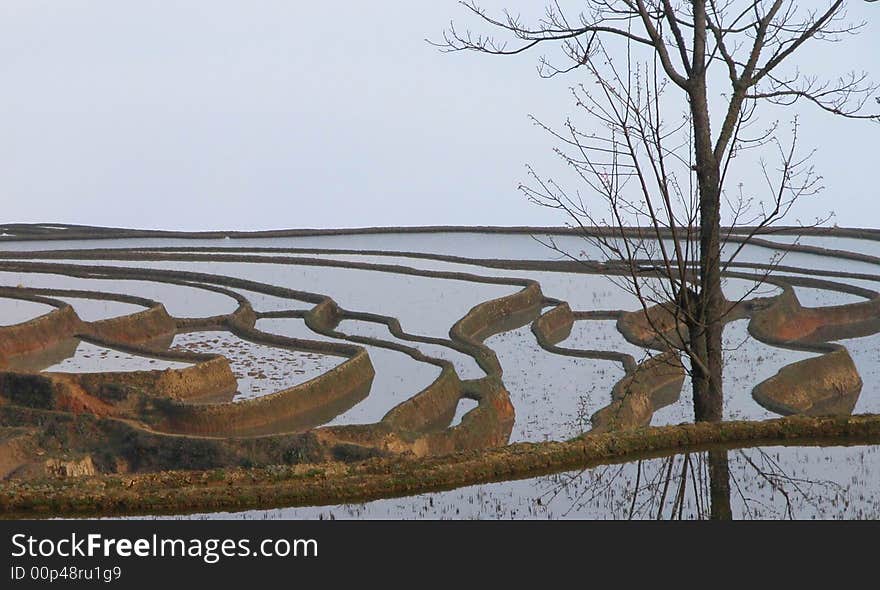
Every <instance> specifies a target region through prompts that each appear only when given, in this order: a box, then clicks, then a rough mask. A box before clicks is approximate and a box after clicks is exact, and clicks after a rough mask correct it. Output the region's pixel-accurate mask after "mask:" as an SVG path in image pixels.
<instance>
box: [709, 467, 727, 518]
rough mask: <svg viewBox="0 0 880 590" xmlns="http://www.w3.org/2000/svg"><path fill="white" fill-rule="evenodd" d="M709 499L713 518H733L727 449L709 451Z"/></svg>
mask: <svg viewBox="0 0 880 590" xmlns="http://www.w3.org/2000/svg"><path fill="white" fill-rule="evenodd" d="M708 455H709V500H710V505H711V507H712V508H711V513H710V515H709V518H711V519H712V520H731V519H732V518H733V512H732V511H731V509H730V466H729V465H728V462H727V451H709V453H708Z"/></svg>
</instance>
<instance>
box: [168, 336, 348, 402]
mask: <svg viewBox="0 0 880 590" xmlns="http://www.w3.org/2000/svg"><path fill="white" fill-rule="evenodd" d="M171 350H177V351H181V352H196V353H201V354H212V355H221V356H223V357H225V358H226V359H227V360H228V361H229V365H230V367H231V369H232V373H233V374H234V375H235V378H236V380H237V381H238V393H237V395H236V397H235V400H242V399H250V398H255V397H260V396H263V395H268V394H270V393H275V392H276V391H282V390H284V389H289V388H291V387H293V386H294V385H298V384H300V383H303V382H305V381H308V380H309V379H312V378H314V377H317V376H318V375H321V374H323V373H325V372H327V371H329V370H330V369H332V368H333V367H335V366H336V365H338V364H339V363H341V362H342V361H343V360H344V359H343V358H342V357H338V356H330V355H326V354H319V353H316V352H304V351H297V350H286V349H283V348H278V347H274V346H266V345H263V344H257V343H255V342H249V341H247V340H243V339H241V338H239V337H237V336H234V335H232V334H229V333H227V332H190V333H187V334H178V335H177V336H175V338H174V341H173V342H172V343H171Z"/></svg>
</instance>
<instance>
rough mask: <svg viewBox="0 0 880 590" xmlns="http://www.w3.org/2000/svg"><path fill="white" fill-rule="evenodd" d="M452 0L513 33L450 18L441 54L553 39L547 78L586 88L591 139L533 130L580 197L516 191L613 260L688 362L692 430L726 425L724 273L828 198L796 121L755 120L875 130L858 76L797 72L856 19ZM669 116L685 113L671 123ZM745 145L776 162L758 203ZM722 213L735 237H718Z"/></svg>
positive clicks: (767, 11) (839, 7) (787, 6)
mask: <svg viewBox="0 0 880 590" xmlns="http://www.w3.org/2000/svg"><path fill="white" fill-rule="evenodd" d="M461 4H462V5H463V6H464V7H465V8H467V9H468V11H469V12H470V13H472V14H473V15H475V16H476V17H478V18H479V19H480V20H481V21H482V22H483V23H484V24H487V25H489V26H490V27H491V28H492V29H494V30H495V31H496V32H497V33H498V34H499V35H502V36H506V37H507V38H506V39H505V38H498V37H494V36H487V35H484V34H477V33H473V32H471V31H469V30H468V31H465V32H460V31H459V30H457V29H456V28H455V25H454V24H453V25H450V28H449V29H448V30H447V31H446V32H445V33H444V39H443V41H442V42H440V43H435V44H436V45H439V46H440V47H441V48H442V49H444V50H446V51H462V50H472V51H478V52H482V53H488V54H496V55H512V54H518V53H522V52H525V51H528V50H530V49H533V48H535V47H537V46H539V45H546V44H548V43H551V44H556V45H557V46H558V47H559V48H561V51H562V59H563V65H555V63H554V62H555V61H556V60H553V59H548V58H546V57H542V58H541V61H540V68H539V71H540V72H541V74H542V75H543V76H546V77H553V76H556V75H560V74H565V73H569V72H572V71H575V70H577V71H584V72H585V73H586V74H587V78H588V80H589V83H581V84H578V85H577V86H575V87H574V88H573V89H572V93H573V96H574V98H575V104H576V105H577V107H578V108H579V109H580V110H582V111H583V112H584V113H586V115H587V116H588V117H587V120H588V121H589V122H590V123H591V124H593V125H595V126H596V128H597V130H584V129H581V128H580V127H579V126H577V125H576V124H575V123H574V122H572V121H571V120H569V121H568V122H567V123H566V125H565V127H564V129H563V130H562V131H557V130H554V129H553V128H551V127H550V126H548V125H543V124H541V123H540V122H537V121H536V122H537V123H538V124H539V125H541V126H542V127H544V129H546V130H547V131H548V132H550V133H552V134H553V135H554V136H555V137H556V139H557V140H558V141H559V142H560V147H559V148H558V149H557V153H558V154H559V155H560V156H561V157H562V158H563V159H564V160H565V162H566V163H567V164H568V165H569V166H570V168H571V169H572V170H573V171H574V173H575V174H576V177H577V179H578V181H579V183H580V187H581V188H578V189H577V190H575V191H569V190H566V189H565V188H563V186H562V184H561V183H558V182H556V181H554V180H552V179H542V178H541V177H540V176H539V175H538V174H536V173H534V172H533V171H532V170H531V169H530V175H531V181H530V184H528V185H523V186H521V189H522V190H523V192H524V193H525V194H526V195H527V196H528V198H529V199H531V200H532V201H534V202H536V203H538V204H541V205H545V206H549V207H553V208H556V209H560V210H562V211H564V212H566V213H567V214H568V215H569V216H570V218H571V219H572V220H573V222H574V224H575V225H576V226H577V227H580V228H581V229H582V233H583V235H584V236H586V237H588V238H589V239H590V240H591V241H593V242H594V243H596V244H597V245H598V246H599V247H600V248H601V249H602V250H603V252H605V254H606V256H607V257H608V259H609V260H611V261H615V262H616V264H617V265H618V266H619V267H620V269H619V270H620V271H621V272H622V276H624V277H626V282H627V285H628V287H629V288H630V289H631V290H632V292H633V293H635V294H636V295H637V297H638V298H639V300H640V302H641V304H642V306H643V308H644V311H645V317H646V318H648V321H649V322H651V325H652V327H653V329H654V332H656V334H657V336H658V338H659V339H660V340H661V341H662V343H663V346H664V347H665V348H672V349H675V350H678V351H680V352H681V353H682V354H683V355H685V357H686V358H687V359H689V361H690V363H689V364H690V371H691V379H692V383H693V397H694V414H695V418H696V420H710V421H718V420H721V418H722V409H723V393H722V380H721V377H722V364H723V363H722V352H723V351H722V330H723V325H724V321H725V317H726V316H727V314H728V313H729V312H730V309H731V302H728V301H727V300H726V299H725V297H724V294H723V292H722V276H723V274H724V273H725V272H726V271H727V269H728V268H729V266H730V264H731V263H732V261H733V259H734V258H735V257H736V255H737V254H739V252H740V251H741V249H742V247H743V245H745V244H746V243H747V242H748V241H749V240H750V239H751V238H752V237H753V236H755V235H756V234H757V233H759V232H761V231H762V230H763V229H765V228H767V226H769V225H770V224H772V223H774V222H776V221H778V220H780V219H781V218H782V217H784V216H785V215H786V214H787V213H788V212H789V211H790V209H791V207H792V205H793V204H794V203H795V201H796V200H797V199H798V198H800V197H803V196H806V195H811V194H815V193H816V192H818V191H819V190H820V189H821V188H822V187H821V183H820V181H821V177H819V176H817V174H816V173H815V171H814V170H813V167H812V166H811V165H810V158H809V155H810V154H807V155H802V154H800V153H799V151H798V146H797V140H798V122H797V119H796V118H795V119H794V120H793V121H792V124H791V128H790V130H784V129H780V128H778V127H777V126H776V125H775V124H774V125H769V126H768V127H766V128H764V129H758V128H757V125H758V111H759V110H760V107H761V105H762V104H767V103H773V104H777V105H791V104H794V103H797V102H803V103H807V104H810V105H812V106H815V107H817V108H819V109H821V110H823V111H826V112H827V113H830V114H833V115H836V116H839V117H847V118H864V119H869V120H872V121H874V122H880V115H876V114H872V113H866V112H865V107H866V105H867V104H868V103H869V101H870V99H871V98H872V97H874V96H875V94H876V92H877V90H878V86H877V85H874V84H872V83H870V82H869V81H868V78H867V75H866V74H864V73H858V72H853V73H849V74H845V75H843V76H840V77H839V78H837V79H836V80H829V81H824V80H821V79H820V78H819V77H817V76H814V75H811V74H807V73H804V72H802V71H801V70H800V69H798V68H797V67H796V61H797V60H796V59H795V56H797V55H798V54H799V53H802V52H799V50H800V49H801V48H802V47H804V46H805V45H806V44H814V43H819V42H835V41H839V40H841V39H842V38H844V37H846V36H848V35H852V34H856V33H858V31H859V30H860V29H861V28H862V27H863V26H864V23H852V22H849V21H848V20H847V17H846V13H845V4H846V2H844V0H836V1H833V2H829V3H826V7H825V8H822V9H818V8H817V4H818V3H812V2H811V3H804V2H796V1H793V0H749V1H745V0H692V1H689V2H684V1H678V2H676V1H673V0H587V1H583V2H581V3H579V4H580V5H581V7H582V8H581V11H580V12H578V13H577V14H574V12H571V13H569V12H567V11H566V10H563V8H562V7H561V5H560V3H559V1H558V0H554V2H553V3H552V4H551V5H550V6H549V7H547V8H546V10H545V12H544V15H543V17H541V18H539V19H537V21H536V22H535V23H527V22H525V21H524V20H523V19H522V18H521V17H518V16H514V15H513V14H510V13H507V12H505V13H504V14H503V15H502V16H500V17H494V16H492V15H490V14H489V13H487V12H486V11H485V10H484V9H483V8H481V7H480V6H479V5H478V4H476V3H475V1H474V0H467V1H465V2H461ZM717 85H723V87H724V88H725V93H724V100H723V104H721V105H717V104H715V103H714V102H712V104H710V99H709V96H710V86H712V87H713V88H715V87H716V86H717ZM716 94H718V93H717V92H712V93H711V95H712V96H714V95H716ZM877 100H878V102H880V99H877ZM719 106H720V107H721V108H720V109H719V108H718V107H719ZM676 108H677V109H678V112H680V113H681V116H680V118H675V117H672V118H671V120H670V117H669V116H668V113H669V112H670V111H673V112H674V111H675V109H676ZM713 115H714V119H713ZM715 119H717V120H715ZM719 121H720V122H719ZM713 123H714V124H713ZM713 130H717V132H714V133H713ZM749 150H760V153H765V152H766V151H767V150H771V151H772V152H774V153H775V159H776V162H775V164H773V165H771V164H770V163H768V162H767V161H766V160H764V159H762V160H761V166H762V169H763V173H764V174H763V176H764V179H765V180H766V184H767V188H766V190H767V192H766V194H765V195H764V196H763V197H761V196H754V195H749V194H747V193H746V192H745V191H743V188H742V186H740V187H739V188H738V190H737V191H735V192H734V194H730V191H728V190H726V180H727V178H728V177H729V176H730V170H731V165H732V163H733V162H734V160H735V159H736V158H737V157H738V156H741V155H742V154H743V153H745V152H747V151H749ZM596 195H598V196H600V197H601V198H602V199H603V200H604V202H605V203H606V205H607V207H606V208H604V210H603V211H604V213H603V214H602V215H599V214H596V213H594V211H595V210H596V209H595V208H594V207H592V206H590V204H589V200H590V199H591V198H594V197H595V196H596ZM723 215H729V219H730V221H731V222H732V223H730V226H731V227H735V226H739V227H741V228H742V227H746V228H747V230H746V231H745V233H742V232H738V233H737V235H734V234H733V233H732V232H731V231H730V230H726V231H725V230H722V225H721V222H722V216H723ZM725 246H729V247H727V248H725ZM722 254H724V257H722ZM768 272H769V269H768ZM658 277H659V279H660V280H657V278H658ZM761 278H763V277H758V279H759V281H758V282H760V279H761Z"/></svg>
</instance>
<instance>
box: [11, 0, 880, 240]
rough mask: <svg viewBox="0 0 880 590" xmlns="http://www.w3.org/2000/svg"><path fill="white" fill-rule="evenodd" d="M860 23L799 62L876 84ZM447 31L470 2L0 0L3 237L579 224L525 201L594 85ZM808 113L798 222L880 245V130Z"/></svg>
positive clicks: (513, 1) (519, 1)
mask: <svg viewBox="0 0 880 590" xmlns="http://www.w3.org/2000/svg"><path fill="white" fill-rule="evenodd" d="M815 1H816V2H817V3H819V0H815ZM485 4H486V6H488V7H490V8H491V7H495V6H509V7H511V8H513V9H517V8H520V7H530V8H529V10H531V12H534V10H535V8H536V7H538V6H539V5H540V4H541V3H540V2H537V1H536V0H531V1H528V0H526V1H524V0H508V1H507V2H501V1H499V0H491V1H489V2H486V3H485ZM821 4H823V5H824V4H825V2H824V1H822V2H821ZM850 4H851V5H852V6H851V9H850V16H851V17H853V19H855V20H859V19H867V20H868V21H869V22H868V26H867V27H866V28H865V29H864V30H863V32H862V34H861V35H860V36H859V37H856V38H854V39H849V40H847V41H846V43H845V44H838V45H833V46H828V45H824V46H821V47H820V48H818V49H817V50H815V51H810V52H809V53H807V54H805V58H804V59H802V60H801V61H800V63H801V64H802V67H803V69H805V70H806V69H809V68H815V69H816V70H817V71H820V72H823V73H827V72H831V73H834V72H837V71H840V70H842V69H853V68H855V69H866V70H868V71H872V72H873V73H874V77H875V79H880V5H878V4H874V5H865V4H864V3H863V2H860V1H854V2H850ZM523 9H524V10H525V8H523ZM450 19H455V20H456V22H457V23H458V24H460V25H461V26H465V25H466V24H468V23H471V24H473V21H472V20H470V19H468V18H467V15H466V13H465V12H464V11H463V9H462V8H461V7H459V6H457V4H456V2H455V1H454V0H430V1H419V2H413V1H412V0H410V1H404V0H375V1H373V2H344V3H342V2H299V1H292V0H287V1H281V0H278V1H269V0H254V1H249V2H244V1H241V0H239V1H227V0H204V1H198V2H196V1H185V0H174V1H171V0H167V1H158V0H155V1H149V0H138V1H133V0H132V1H120V0H92V1H83V0H42V1H41V0H0V80H2V88H3V90H2V92H0V194H2V204H3V209H2V210H3V214H2V216H0V217H2V220H3V221H4V222H23V221H44V222H50V221H52V222H67V223H86V224H95V225H114V226H127V227H143V228H148V227H156V228H168V229H174V228H183V229H210V228H229V229H233V228H241V229H265V228H281V227H355V226H371V225H429V224H462V225H464V224H488V225H516V224H533V225H545V224H546V225H555V224H562V223H564V221H565V218H564V217H562V216H560V215H559V214H558V213H556V212H553V211H549V210H546V209H542V208H539V207H536V206H535V205H531V204H529V203H528V202H526V200H525V198H524V197H523V196H522V195H520V194H519V193H518V192H517V190H516V187H517V184H518V183H519V182H520V181H521V180H524V179H525V168H524V165H525V164H526V163H531V164H532V165H534V166H535V167H536V168H537V169H538V170H539V171H541V172H542V173H545V174H547V175H553V174H554V173H556V172H558V171H559V170H561V169H562V167H563V165H562V164H561V163H560V162H559V161H558V160H557V159H556V158H555V157H554V156H553V154H552V152H551V148H552V146H553V142H552V141H551V140H550V138H549V137H547V135H546V134H545V133H544V132H542V131H541V130H539V129H537V128H536V127H534V126H533V125H532V124H531V123H530V122H529V120H528V118H527V115H528V114H530V113H531V114H534V115H536V116H538V117H540V118H542V119H544V120H547V121H549V122H553V123H558V122H561V121H562V120H564V117H562V116H561V114H562V113H565V112H567V111H568V110H569V108H570V103H571V100H570V96H569V95H568V93H567V91H566V88H567V87H568V86H569V85H571V84H574V83H577V82H578V81H579V78H578V76H580V74H573V75H571V76H569V77H568V78H566V79H559V78H557V79H555V80H553V81H546V80H542V79H540V78H539V77H538V75H537V73H536V65H537V58H538V57H539V54H538V53H530V54H529V53H527V54H524V55H521V56H518V57H516V58H493V57H488V56H482V55H477V54H472V53H468V54H465V53H459V54H442V53H440V52H438V51H437V50H436V49H435V48H433V47H431V46H429V45H428V44H427V43H425V41H424V38H425V37H431V38H439V37H440V34H441V32H442V30H443V29H444V27H446V26H447V24H448V22H449V20H450ZM804 113H805V117H804V130H803V137H802V140H803V145H805V146H808V147H809V146H812V147H816V148H818V150H819V152H818V155H817V157H816V165H817V168H818V171H819V172H820V173H821V174H822V175H823V176H824V182H823V184H824V185H826V186H827V187H828V188H827V189H826V191H825V192H824V193H823V194H822V195H821V196H819V197H817V198H814V199H811V200H810V201H809V202H805V203H802V204H801V205H800V207H799V208H798V210H797V212H796V214H795V215H794V216H793V217H792V220H794V219H795V218H796V217H797V218H802V219H803V220H805V221H808V220H809V219H811V218H812V217H815V216H819V215H823V214H824V213H825V212H827V211H831V210H833V211H834V212H835V214H836V218H835V221H836V222H837V223H838V224H839V225H851V226H874V227H878V226H880V206H878V205H877V201H878V196H880V190H878V188H877V186H878V181H877V168H878V164H880V157H878V145H880V142H878V139H880V125H872V124H870V123H866V122H852V121H840V120H834V119H832V118H830V117H828V116H823V115H821V114H819V113H817V112H816V111H814V110H805V111H804ZM745 177H746V178H747V179H748V177H749V176H748V172H746V173H745Z"/></svg>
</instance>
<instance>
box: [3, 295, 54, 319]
mask: <svg viewBox="0 0 880 590" xmlns="http://www.w3.org/2000/svg"><path fill="white" fill-rule="evenodd" d="M54 309H55V308H54V307H52V306H51V305H46V304H45V303H37V302H35V301H27V300H24V299H7V298H5V297H3V298H0V325H2V326H12V325H15V324H20V323H22V322H26V321H28V320H32V319H34V318H36V317H39V316H41V315H44V314H47V313H49V312H50V311H52V310H54Z"/></svg>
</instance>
